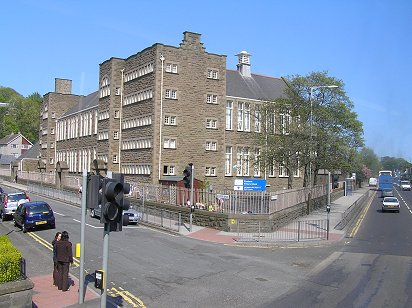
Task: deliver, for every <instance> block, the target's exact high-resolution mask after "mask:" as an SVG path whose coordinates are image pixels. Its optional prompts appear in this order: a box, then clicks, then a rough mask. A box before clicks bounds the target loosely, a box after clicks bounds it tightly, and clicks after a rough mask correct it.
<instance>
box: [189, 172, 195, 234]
mask: <svg viewBox="0 0 412 308" xmlns="http://www.w3.org/2000/svg"><path fill="white" fill-rule="evenodd" d="M190 167H191V172H190V174H191V176H190V215H189V223H190V232H192V224H193V209H194V206H195V205H194V204H193V182H194V178H195V175H194V172H195V167H194V166H193V164H190Z"/></svg>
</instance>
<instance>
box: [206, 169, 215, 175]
mask: <svg viewBox="0 0 412 308" xmlns="http://www.w3.org/2000/svg"><path fill="white" fill-rule="evenodd" d="M205 176H216V167H206V172H205Z"/></svg>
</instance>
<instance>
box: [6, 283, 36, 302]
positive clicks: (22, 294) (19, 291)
mask: <svg viewBox="0 0 412 308" xmlns="http://www.w3.org/2000/svg"><path fill="white" fill-rule="evenodd" d="M33 288H34V283H33V282H32V281H31V280H30V279H28V278H27V279H24V280H18V281H12V282H6V283H2V284H0V308H26V307H27V308H31V307H32V297H33Z"/></svg>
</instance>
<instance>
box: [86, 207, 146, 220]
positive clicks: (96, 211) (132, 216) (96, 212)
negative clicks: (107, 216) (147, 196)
mask: <svg viewBox="0 0 412 308" xmlns="http://www.w3.org/2000/svg"><path fill="white" fill-rule="evenodd" d="M101 215H102V208H101V205H100V204H99V207H97V208H93V209H90V217H92V218H100V216H101ZM123 215H124V216H127V217H128V218H129V223H130V224H137V223H138V222H139V221H140V220H141V219H142V216H143V215H142V213H141V212H138V211H137V210H136V209H135V208H134V207H133V206H130V208H129V209H128V210H124V211H123Z"/></svg>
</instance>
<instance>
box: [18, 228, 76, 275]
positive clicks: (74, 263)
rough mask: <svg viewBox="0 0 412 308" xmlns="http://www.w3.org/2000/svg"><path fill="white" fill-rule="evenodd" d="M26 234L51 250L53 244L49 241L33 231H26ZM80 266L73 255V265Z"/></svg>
mask: <svg viewBox="0 0 412 308" xmlns="http://www.w3.org/2000/svg"><path fill="white" fill-rule="evenodd" d="M26 234H27V235H28V236H30V237H31V238H33V239H34V240H35V241H36V242H38V243H39V244H41V245H43V246H44V247H46V248H47V249H49V250H50V251H53V246H52V244H51V243H49V242H48V241H46V240H45V239H44V238H42V237H40V236H38V235H37V234H36V233H34V232H27V233H26ZM79 266H80V261H79V259H77V258H74V257H73V267H79Z"/></svg>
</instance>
